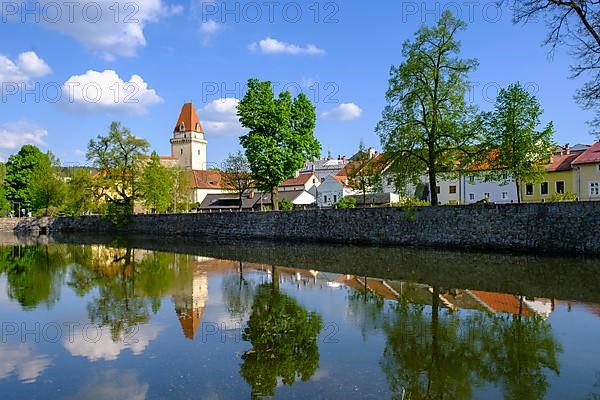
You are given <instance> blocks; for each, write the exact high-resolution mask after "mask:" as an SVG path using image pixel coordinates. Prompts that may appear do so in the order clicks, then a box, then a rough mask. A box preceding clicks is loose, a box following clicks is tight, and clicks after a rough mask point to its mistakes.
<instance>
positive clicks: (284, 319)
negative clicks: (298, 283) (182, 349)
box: [240, 267, 323, 398]
mask: <svg viewBox="0 0 600 400" xmlns="http://www.w3.org/2000/svg"><path fill="white" fill-rule="evenodd" d="M322 328H323V322H322V318H321V316H320V315H319V314H317V313H314V312H311V313H309V312H307V311H306V309H304V308H303V307H302V306H300V305H299V304H298V303H297V302H296V301H295V300H294V299H292V298H291V297H289V296H287V295H285V294H283V293H281V291H280V290H279V276H278V274H277V271H276V267H273V273H272V283H270V284H269V283H266V284H262V285H260V286H259V287H258V289H257V291H256V296H255V297H254V304H253V306H252V314H251V315H250V319H249V320H248V327H247V328H246V329H245V330H244V336H243V338H244V340H247V341H249V342H250V343H252V349H250V350H248V351H246V352H245V353H244V354H243V355H242V360H243V363H242V366H241V371H240V373H241V375H242V377H244V379H245V380H246V382H248V384H250V386H251V387H252V397H253V398H261V397H263V396H273V395H275V388H276V387H277V381H278V379H281V381H282V382H283V384H285V385H292V384H293V383H294V382H295V381H296V379H297V378H299V379H301V380H302V381H307V380H309V379H310V378H311V377H312V376H313V374H314V373H315V371H316V370H317V368H319V348H318V345H317V336H318V334H319V332H320V331H321V329H322Z"/></svg>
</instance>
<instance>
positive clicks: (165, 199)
mask: <svg viewBox="0 0 600 400" xmlns="http://www.w3.org/2000/svg"><path fill="white" fill-rule="evenodd" d="M140 190H141V197H142V201H143V203H144V206H145V207H146V208H147V209H149V210H152V211H154V212H157V213H164V212H166V211H167V210H168V209H169V206H170V205H171V201H172V197H171V192H172V191H173V175H172V174H171V173H170V172H169V169H168V168H167V167H164V166H163V165H161V163H160V157H159V156H158V153H156V151H153V152H152V154H151V155H150V160H149V161H148V162H147V164H146V165H145V166H144V169H143V172H142V176H141V178H140Z"/></svg>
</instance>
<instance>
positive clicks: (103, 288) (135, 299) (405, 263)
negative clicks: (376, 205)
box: [0, 236, 600, 400]
mask: <svg viewBox="0 0 600 400" xmlns="http://www.w3.org/2000/svg"><path fill="white" fill-rule="evenodd" d="M599 272H600V260H594V259H585V258H558V257H536V256H524V255H509V254H485V253H460V252H446V251H440V250H423V249H410V248H407V249H398V248H377V247H356V246H321V245H300V244H275V243H256V242H249V243H229V242H219V243H206V242H203V241H201V240H198V239H196V240H190V239H188V240H184V239H178V240H175V239H165V238H141V237H140V238H128V239H127V240H123V239H112V238H89V237H53V238H42V239H18V238H15V237H12V236H1V237H0V321H1V332H0V335H1V337H0V398H1V399H3V400H7V399H36V398H38V399H50V398H51V399H140V400H141V399H166V398H168V399H191V398H194V399H196V398H197V399H248V398H264V397H275V398H286V399H287V398H298V399H304V398H314V399H331V398H343V399H388V398H397V399H546V398H547V399H596V398H600V340H599V338H600V290H599V288H600V285H599V283H600V274H599Z"/></svg>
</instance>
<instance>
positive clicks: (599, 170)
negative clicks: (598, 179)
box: [597, 164, 600, 172]
mask: <svg viewBox="0 0 600 400" xmlns="http://www.w3.org/2000/svg"><path fill="white" fill-rule="evenodd" d="M597 167H598V172H600V164H598V165H597Z"/></svg>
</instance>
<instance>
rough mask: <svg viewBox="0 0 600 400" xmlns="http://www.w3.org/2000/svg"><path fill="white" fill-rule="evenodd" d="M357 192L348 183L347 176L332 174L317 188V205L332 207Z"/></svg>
mask: <svg viewBox="0 0 600 400" xmlns="http://www.w3.org/2000/svg"><path fill="white" fill-rule="evenodd" d="M355 193H356V192H355V191H354V190H352V189H351V188H350V187H348V185H347V184H346V177H344V176H334V175H331V176H328V177H327V178H326V179H325V181H324V182H323V183H322V184H321V186H319V187H318V189H317V196H316V197H317V205H318V206H319V207H331V206H333V205H334V204H335V203H337V202H338V201H340V200H341V199H343V198H344V197H347V196H350V195H353V194H355Z"/></svg>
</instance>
